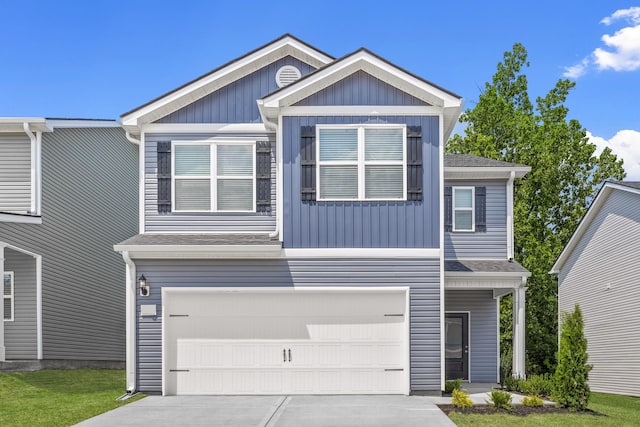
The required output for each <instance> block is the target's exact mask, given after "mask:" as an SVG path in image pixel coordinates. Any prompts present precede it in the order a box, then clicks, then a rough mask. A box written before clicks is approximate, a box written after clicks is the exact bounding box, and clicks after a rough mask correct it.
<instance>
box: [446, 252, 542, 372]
mask: <svg viewBox="0 0 640 427" xmlns="http://www.w3.org/2000/svg"><path fill="white" fill-rule="evenodd" d="M530 276H531V273H529V271H527V270H526V269H525V268H524V267H522V266H521V265H520V264H518V263H517V262H514V261H507V260H504V261H502V260H495V261H494V260H455V261H445V272H444V284H445V286H444V287H445V303H444V311H445V322H444V339H445V350H444V351H445V357H444V359H445V361H444V362H445V363H444V365H445V377H446V379H447V380H449V379H456V378H461V379H463V380H465V381H468V382H469V383H498V382H500V298H501V297H502V296H504V295H508V294H512V295H513V363H512V366H513V375H514V376H518V377H524V376H525V373H526V371H525V304H526V290H527V288H526V283H527V279H528V278H529V277H530Z"/></svg>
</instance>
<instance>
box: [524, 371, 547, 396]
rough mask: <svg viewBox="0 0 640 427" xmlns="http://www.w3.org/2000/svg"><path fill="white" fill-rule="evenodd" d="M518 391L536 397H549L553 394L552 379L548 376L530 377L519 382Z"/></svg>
mask: <svg viewBox="0 0 640 427" xmlns="http://www.w3.org/2000/svg"><path fill="white" fill-rule="evenodd" d="M518 391H520V392H521V393H524V394H532V395H534V396H538V397H549V396H551V394H553V379H552V378H551V377H550V376H549V374H544V375H531V376H529V377H528V378H527V379H526V380H524V381H521V382H520V384H519V389H518Z"/></svg>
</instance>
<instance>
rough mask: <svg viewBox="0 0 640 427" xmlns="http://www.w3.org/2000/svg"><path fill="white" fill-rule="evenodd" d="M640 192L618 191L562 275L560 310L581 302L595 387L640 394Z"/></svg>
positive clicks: (606, 205) (621, 392)
mask: <svg viewBox="0 0 640 427" xmlns="http://www.w3.org/2000/svg"><path fill="white" fill-rule="evenodd" d="M639 242H640V196H639V195H636V194H630V193H627V192H626V191H620V190H613V192H612V193H611V194H610V196H609V198H608V199H607V200H606V201H605V203H604V204H603V206H602V208H601V210H600V211H599V213H598V214H597V215H596V216H595V217H594V219H593V221H592V222H591V224H590V225H589V228H588V229H587V231H586V233H585V234H584V235H583V236H582V238H581V239H580V241H579V242H578V244H577V245H576V247H575V248H574V249H573V251H572V254H571V256H570V257H569V258H568V259H567V261H566V263H565V264H564V266H563V268H562V270H561V272H560V274H559V276H558V281H559V287H558V307H559V311H560V312H562V311H566V312H570V311H572V310H573V308H574V306H575V305H576V304H579V305H580V308H581V310H582V315H583V318H584V333H585V336H586V338H587V342H588V353H589V361H588V362H589V363H590V364H592V365H593V370H591V372H590V373H589V385H590V386H591V390H592V391H598V392H603V393H620V394H629V395H633V396H640V316H639V315H638V309H639V308H640V286H639V285H640V281H639V278H640V263H639V262H638V252H639V250H640V243H639Z"/></svg>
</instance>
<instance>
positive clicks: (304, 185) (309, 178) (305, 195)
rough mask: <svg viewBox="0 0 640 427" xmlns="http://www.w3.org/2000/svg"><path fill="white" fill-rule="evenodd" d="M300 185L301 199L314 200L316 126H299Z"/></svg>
mask: <svg viewBox="0 0 640 427" xmlns="http://www.w3.org/2000/svg"><path fill="white" fill-rule="evenodd" d="M300 162H301V165H302V168H301V170H300V187H301V191H302V194H301V197H302V201H303V202H304V201H314V200H316V127H315V126H302V127H301V128H300Z"/></svg>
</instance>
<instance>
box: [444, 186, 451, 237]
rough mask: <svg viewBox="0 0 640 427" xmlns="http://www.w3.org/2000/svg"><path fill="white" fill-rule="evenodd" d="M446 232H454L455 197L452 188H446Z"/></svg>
mask: <svg viewBox="0 0 640 427" xmlns="http://www.w3.org/2000/svg"><path fill="white" fill-rule="evenodd" d="M444 231H453V197H452V195H451V187H444Z"/></svg>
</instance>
